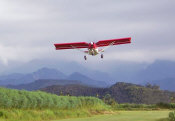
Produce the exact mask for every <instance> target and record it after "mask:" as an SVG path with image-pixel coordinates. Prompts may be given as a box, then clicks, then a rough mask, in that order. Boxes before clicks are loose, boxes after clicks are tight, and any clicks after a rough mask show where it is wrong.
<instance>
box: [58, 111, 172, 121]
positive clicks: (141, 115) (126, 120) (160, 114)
mask: <svg viewBox="0 0 175 121" xmlns="http://www.w3.org/2000/svg"><path fill="white" fill-rule="evenodd" d="M169 112H171V111H118V112H116V113H114V114H107V115H98V116H93V117H89V118H78V119H64V120H55V121H166V120H163V119H165V118H167V117H168V114H169Z"/></svg>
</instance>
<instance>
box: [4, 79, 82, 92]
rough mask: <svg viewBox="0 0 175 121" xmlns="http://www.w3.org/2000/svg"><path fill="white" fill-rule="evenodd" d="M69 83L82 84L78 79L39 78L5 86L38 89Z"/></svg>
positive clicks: (30, 89)
mask: <svg viewBox="0 0 175 121" xmlns="http://www.w3.org/2000/svg"><path fill="white" fill-rule="evenodd" d="M67 84H81V82H80V81H76V80H53V79H39V80H36V81H34V82H31V83H28V84H19V85H7V86H5V87H7V88H11V89H19V90H21V89H24V90H29V91H32V90H38V89H40V88H44V87H47V86H52V85H67Z"/></svg>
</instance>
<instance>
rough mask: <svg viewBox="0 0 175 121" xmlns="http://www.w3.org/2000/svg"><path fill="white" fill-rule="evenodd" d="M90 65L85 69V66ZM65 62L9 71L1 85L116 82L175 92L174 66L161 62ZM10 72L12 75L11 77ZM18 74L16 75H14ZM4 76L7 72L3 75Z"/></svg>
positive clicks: (39, 63) (35, 62) (33, 64)
mask: <svg viewBox="0 0 175 121" xmlns="http://www.w3.org/2000/svg"><path fill="white" fill-rule="evenodd" d="M85 64H87V65H86V66H88V67H86V66H84V65H85ZM89 64H90V65H88V63H84V65H83V64H79V63H77V62H62V61H56V60H48V61H47V60H33V61H31V62H29V63H25V64H23V65H21V66H18V67H16V68H13V69H11V70H8V71H6V75H4V74H3V75H2V76H0V80H1V81H0V85H8V84H11V85H19V84H28V83H33V82H34V81H36V80H40V79H49V80H77V81H81V82H82V81H83V83H84V84H85V85H86V84H88V85H89V84H90V85H91V86H94V85H95V86H101V87H103V86H110V85H112V84H115V83H116V82H130V83H135V84H142V85H145V84H147V83H151V84H157V85H159V86H160V88H161V89H166V90H171V91H175V88H174V87H175V84H174V82H175V62H174V61H166V60H158V61H155V62H153V63H151V64H148V63H136V62H116V61H115V62H114V61H113V62H108V61H103V62H100V63H96V64H94V65H93V63H89ZM90 66H91V67H93V69H92V68H90ZM7 72H8V73H10V72H11V74H8V73H7ZM13 72H15V73H13ZM4 73H5V72H4Z"/></svg>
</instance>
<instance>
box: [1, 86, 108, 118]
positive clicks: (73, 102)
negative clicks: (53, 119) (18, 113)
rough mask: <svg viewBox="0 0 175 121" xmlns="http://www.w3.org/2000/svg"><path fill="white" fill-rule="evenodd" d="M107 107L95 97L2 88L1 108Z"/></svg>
mask: <svg viewBox="0 0 175 121" xmlns="http://www.w3.org/2000/svg"><path fill="white" fill-rule="evenodd" d="M106 107H107V106H106V105H105V104H104V102H103V101H102V100H100V99H98V98H95V97H74V96H57V95H54V94H48V93H45V92H41V91H35V92H34V91H33V92H29V91H24V90H12V89H5V88H0V108H5V109H7V108H8V109H9V108H15V109H62V110H64V109H75V108H76V109H81V108H88V109H100V110H103V109H105V108H106ZM0 115H1V114H0Z"/></svg>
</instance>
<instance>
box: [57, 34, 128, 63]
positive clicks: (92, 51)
mask: <svg viewBox="0 0 175 121" xmlns="http://www.w3.org/2000/svg"><path fill="white" fill-rule="evenodd" d="M128 43H131V37H127V38H120V39H110V40H100V41H98V42H96V43H94V42H90V43H87V42H74V43H58V44H54V45H55V47H56V50H63V49H78V50H80V49H81V48H87V49H88V50H87V51H83V52H84V53H86V54H89V55H92V56H95V55H98V54H101V58H103V54H102V52H104V50H105V49H106V48H107V47H105V48H103V49H98V47H104V46H108V47H109V46H113V45H120V44H128ZM80 51H81V50H80ZM84 59H85V60H87V57H86V56H84Z"/></svg>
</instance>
